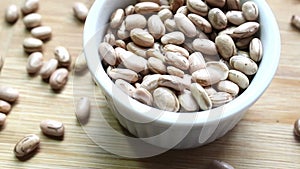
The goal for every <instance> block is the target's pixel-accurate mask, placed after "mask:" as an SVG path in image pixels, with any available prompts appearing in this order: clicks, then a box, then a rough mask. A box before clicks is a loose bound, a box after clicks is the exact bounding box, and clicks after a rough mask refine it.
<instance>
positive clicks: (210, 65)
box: [99, 0, 263, 112]
mask: <svg viewBox="0 0 300 169" xmlns="http://www.w3.org/2000/svg"><path fill="white" fill-rule="evenodd" d="M258 15H259V11H258V7H257V5H256V4H255V3H254V2H252V1H248V2H245V3H244V4H240V2H239V1H236V0H227V1H225V0H221V1H214V0H207V1H205V2H204V1H199V0H186V1H185V0H170V1H158V0H149V1H147V2H144V1H138V3H137V4H134V5H129V6H127V7H126V8H125V9H117V10H116V11H115V12H113V14H112V15H111V18H110V22H109V25H110V27H109V29H108V30H107V34H106V35H105V36H104V39H103V42H102V43H101V44H100V45H99V54H100V57H101V59H102V64H103V65H104V68H105V69H106V70H107V74H108V76H109V77H110V78H111V79H112V80H113V81H114V83H115V84H116V85H117V86H118V87H120V88H121V90H123V91H124V92H125V93H127V94H128V95H129V96H131V97H132V98H134V99H136V100H138V101H140V102H141V103H144V104H147V105H149V106H153V107H155V108H158V109H161V110H166V111H173V112H196V111H202V110H209V109H211V108H215V107H218V106H221V105H223V104H226V103H228V102H230V101H232V100H233V99H234V98H235V97H237V96H238V95H239V94H240V93H242V92H243V91H244V90H245V89H246V88H247V87H248V86H249V84H250V82H251V79H252V78H253V76H254V75H255V74H256V72H257V70H258V66H259V62H260V60H261V59H262V56H263V51H262V50H263V49H262V43H261V41H260V39H259V38H258V32H259V27H260V24H259V23H258Z"/></svg>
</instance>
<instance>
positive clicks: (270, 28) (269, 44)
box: [83, 0, 280, 149]
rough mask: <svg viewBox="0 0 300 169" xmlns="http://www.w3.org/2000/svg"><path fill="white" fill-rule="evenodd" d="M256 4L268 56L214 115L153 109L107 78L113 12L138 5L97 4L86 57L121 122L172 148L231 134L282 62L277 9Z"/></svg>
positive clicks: (118, 0)
mask: <svg viewBox="0 0 300 169" xmlns="http://www.w3.org/2000/svg"><path fill="white" fill-rule="evenodd" d="M253 1H254V2H255V3H256V4H257V5H258V7H259V11H260V15H259V22H260V24H261V28H260V31H261V36H260V39H261V41H262V43H263V50H264V55H263V59H262V61H261V63H260V67H259V70H258V72H257V74H256V75H255V77H254V79H253V80H252V82H251V84H250V86H249V87H248V88H247V90H245V91H244V92H243V93H242V94H241V95H240V96H238V97H237V98H236V99H234V100H233V101H231V102H230V103H228V104H226V105H224V106H221V107H218V108H215V109H212V110H210V111H202V112H195V113H173V112H165V111H161V110H157V109H155V108H151V107H149V106H146V105H144V104H141V103H140V102H138V101H136V100H134V99H132V98H130V97H128V96H127V95H125V94H124V93H123V92H121V91H120V89H118V88H116V87H115V85H114V84H113V82H112V81H111V80H110V78H109V77H108V76H107V74H106V73H105V70H103V68H102V65H101V62H100V57H99V54H98V45H99V43H100V42H101V41H102V39H103V36H104V33H105V31H106V26H107V23H108V21H109V18H110V15H111V13H112V12H113V11H114V10H115V9H117V8H124V7H126V6H127V5H129V4H134V3H135V1H134V0H96V1H95V2H94V4H93V6H92V8H91V9H90V12H89V15H88V17H87V20H86V23H85V27H84V37H83V41H84V53H85V56H86V59H87V63H88V67H89V70H90V72H91V74H92V76H93V77H94V78H95V80H96V82H97V83H98V85H99V86H100V88H101V89H102V91H103V93H104V95H105V97H106V99H107V101H108V104H109V106H110V108H111V110H112V112H113V114H114V116H115V117H116V118H117V119H118V120H119V122H120V124H121V125H123V126H124V127H125V128H127V129H128V130H129V132H130V133H132V134H133V135H135V136H137V137H139V138H143V140H144V141H146V142H148V143H151V144H153V145H156V146H159V147H164V148H167V149H171V148H175V149H185V148H193V147H197V146H201V145H204V144H207V143H210V142H212V141H214V140H215V139H217V138H220V137H222V136H223V135H224V134H226V133H227V132H228V131H229V130H231V129H232V128H233V127H234V126H235V125H236V124H237V123H238V122H239V121H240V120H241V118H242V117H243V115H244V113H245V112H246V111H247V110H248V109H249V107H250V106H252V105H253V104H254V103H255V101H256V100H257V99H258V98H259V97H260V96H261V95H262V94H263V92H264V91H265V90H266V89H267V87H268V86H269V84H270V83H271V81H272V78H273V77H274V74H275V72H276V69H277V66H278V63H279V58H280V34H279V30H278V26H277V23H276V20H275V18H274V16H273V14H272V11H271V9H270V8H269V6H268V5H267V3H266V2H265V1H264V0H253ZM241 2H242V3H243V2H245V0H241Z"/></svg>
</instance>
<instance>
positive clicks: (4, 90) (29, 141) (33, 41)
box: [0, 0, 90, 159]
mask: <svg viewBox="0 0 300 169" xmlns="http://www.w3.org/2000/svg"><path fill="white" fill-rule="evenodd" d="M38 9H39V0H25V2H24V4H23V5H22V6H21V8H20V11H21V13H22V14H23V16H24V17H23V23H24V26H25V28H26V29H27V30H28V31H30V33H31V36H32V37H28V38H25V39H24V41H23V48H24V51H25V52H26V53H28V54H29V57H28V61H27V65H26V71H27V73H28V74H30V75H36V74H38V75H40V76H41V78H42V79H43V80H45V81H49V84H50V87H51V88H52V89H53V90H61V89H63V87H64V86H65V85H66V83H67V80H68V75H69V70H70V68H71V62H72V59H71V58H72V57H71V55H70V54H69V51H68V50H67V49H66V48H65V47H63V46H57V47H56V48H55V49H54V52H53V53H54V56H55V57H54V58H51V59H49V60H47V61H44V56H43V53H42V52H43V44H44V42H45V41H48V40H50V39H51V37H52V28H51V27H50V26H44V25H42V16H41V15H40V14H38V13H37V11H38ZM73 13H74V16H75V17H76V18H77V19H78V20H79V21H81V22H84V21H85V19H86V16H87V14H88V8H87V7H86V6H85V5H84V4H83V3H80V2H75V3H74V5H73ZM19 18H20V12H19V8H18V6H17V5H14V4H12V5H10V6H8V7H7V8H6V10H5V20H6V22H7V23H9V24H12V25H13V24H15V23H16V22H17V21H18V19H19ZM3 65H4V57H3V56H0V71H1V69H2V67H3ZM80 67H81V68H80V69H76V70H75V71H80V70H83V67H86V62H85V61H81V62H80ZM18 98H19V92H18V91H17V90H16V89H13V88H10V87H0V126H3V125H4V124H5V121H6V114H7V113H9V112H10V111H11V108H12V103H14V102H16V100H17V99H18ZM76 110H77V111H76V112H75V113H76V116H77V118H78V120H79V122H81V123H84V124H85V123H86V122H87V121H88V118H89V113H90V102H89V100H88V98H85V97H83V98H81V99H80V100H79V102H78V104H77V109H76ZM40 129H41V131H42V133H43V134H45V135H46V136H49V137H50V138H55V139H62V138H63V136H64V132H65V127H64V124H63V123H62V122H60V121H56V120H51V119H47V120H43V121H41V122H40ZM39 144H40V138H39V137H38V136H37V135H35V134H28V135H26V136H24V137H23V138H22V139H20V140H19V141H18V142H17V144H16V145H15V147H14V154H15V156H16V157H18V158H19V159H26V158H27V157H28V156H30V155H31V154H32V153H33V152H34V151H35V150H37V148H38V147H39Z"/></svg>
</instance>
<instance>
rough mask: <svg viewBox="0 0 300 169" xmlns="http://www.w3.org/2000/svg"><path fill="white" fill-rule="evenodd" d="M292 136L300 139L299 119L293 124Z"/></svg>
mask: <svg viewBox="0 0 300 169" xmlns="http://www.w3.org/2000/svg"><path fill="white" fill-rule="evenodd" d="M294 134H295V135H296V136H297V137H300V119H297V120H296V121H295V123H294Z"/></svg>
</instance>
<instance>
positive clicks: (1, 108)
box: [0, 100, 11, 114]
mask: <svg viewBox="0 0 300 169" xmlns="http://www.w3.org/2000/svg"><path fill="white" fill-rule="evenodd" d="M10 110H11V105H10V103H8V102H6V101H4V100H0V112H1V113H4V114H7V113H9V112H10Z"/></svg>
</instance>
